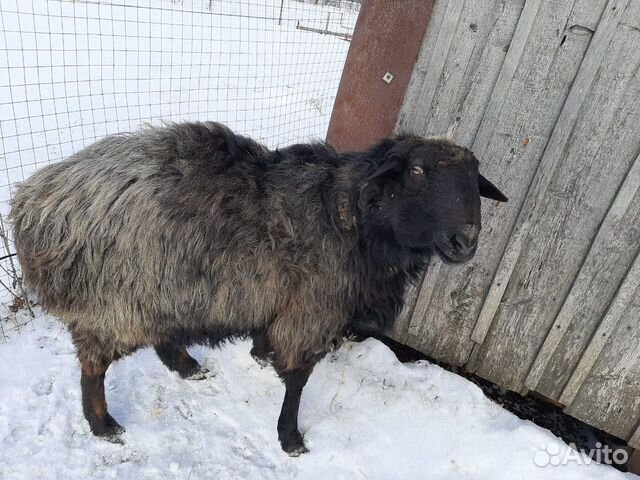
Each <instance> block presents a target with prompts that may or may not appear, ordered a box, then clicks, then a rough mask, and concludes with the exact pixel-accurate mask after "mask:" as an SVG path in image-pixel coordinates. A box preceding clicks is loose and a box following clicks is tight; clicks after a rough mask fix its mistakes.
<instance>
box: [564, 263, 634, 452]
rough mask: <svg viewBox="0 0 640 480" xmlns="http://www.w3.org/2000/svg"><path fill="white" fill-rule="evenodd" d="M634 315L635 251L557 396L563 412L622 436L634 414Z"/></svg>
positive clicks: (628, 431)
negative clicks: (594, 331)
mask: <svg viewBox="0 0 640 480" xmlns="http://www.w3.org/2000/svg"><path fill="white" fill-rule="evenodd" d="M638 318H640V256H639V257H637V258H636V261H635V262H634V264H633V266H632V268H631V270H630V271H629V273H628V274H627V277H626V278H625V280H624V282H623V283H622V285H621V287H620V290H619V292H618V294H617V295H616V298H615V299H614V301H613V303H612V304H611V308H610V309H609V311H608V312H607V314H606V316H605V318H604V320H603V322H602V324H601V325H600V327H599V328H598V330H597V331H596V334H595V335H594V336H593V338H592V340H591V343H590V344H589V347H588V348H587V350H586V351H585V354H584V356H583V357H582V359H581V361H580V364H579V365H578V367H577V368H576V370H575V372H574V374H573V375H572V377H571V380H570V381H569V384H568V385H567V388H566V389H565V391H564V392H563V394H562V397H561V399H562V401H563V403H564V402H566V403H567V404H569V406H568V407H567V408H566V411H567V412H568V413H569V414H571V415H573V416H574V417H576V418H579V419H581V420H584V421H587V422H588V423H589V424H591V425H594V426H596V427H599V428H602V429H604V430H606V431H608V432H610V433H612V434H614V435H617V436H619V437H621V438H624V439H629V438H631V437H632V436H633V435H634V433H635V431H636V428H637V426H638V421H639V419H640V395H638V392H640V329H638ZM634 441H635V444H636V445H637V444H638V443H637V437H636V438H634Z"/></svg>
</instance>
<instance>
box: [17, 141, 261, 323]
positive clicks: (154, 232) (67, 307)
mask: <svg viewBox="0 0 640 480" xmlns="http://www.w3.org/2000/svg"><path fill="white" fill-rule="evenodd" d="M182 133H184V132H182ZM179 136H180V134H177V136H176V134H175V133H174V132H171V131H169V130H167V129H155V130H150V131H147V132H143V133H142V134H139V135H126V136H115V137H108V138H106V139H104V140H102V141H100V142H97V143H96V144H94V145H92V146H90V147H88V148H87V149H85V150H83V151H81V152H78V153H77V154H75V155H73V156H72V157H70V158H69V159H67V160H65V161H63V162H60V163H57V164H54V165H52V166H49V167H45V168H43V169H41V170H40V171H38V172H36V173H35V174H34V175H33V176H32V177H30V178H29V179H28V180H27V181H25V182H24V183H23V184H22V185H20V186H19V188H18V189H17V191H16V192H15V196H14V200H13V202H12V223H13V225H14V236H15V243H16V249H17V252H18V257H19V259H20V262H21V265H22V268H23V275H24V280H25V283H26V285H27V286H28V287H29V288H31V289H33V290H34V291H35V292H36V293H37V295H38V299H39V302H40V303H41V304H42V305H43V307H44V308H46V309H47V310H49V311H51V312H53V313H55V314H57V315H59V316H60V317H61V318H63V319H68V320H69V321H74V322H76V321H79V320H82V318H94V319H95V321H96V322H100V324H101V325H102V326H105V327H109V328H110V326H111V324H115V323H118V324H121V323H122V322H129V323H131V324H132V325H134V324H135V325H141V326H143V327H144V328H142V329H143V330H150V329H151V330H152V329H154V328H155V329H157V328H162V327H163V324H162V318H163V317H167V318H168V317H174V318H175V317H184V318H185V319H186V320H185V321H187V322H188V321H193V322H196V319H193V317H194V316H196V317H197V316H198V311H199V312H200V313H201V314H202V315H203V316H205V315H207V314H210V312H205V310H207V309H211V308H215V306H214V307H212V306H211V305H210V304H209V302H208V301H207V300H206V299H205V297H208V296H210V295H211V294H212V293H214V292H212V288H215V287H214V285H213V284H212V281H211V280H212V276H213V277H215V276H218V277H220V278H222V277H225V276H229V272H223V271H218V272H212V269H216V268H218V269H219V270H220V268H219V267H220V265H222V262H221V260H222V259H225V260H229V257H230V256H232V250H234V249H235V250H242V248H243V245H244V246H245V247H247V248H251V247H256V245H255V244H256V239H257V237H258V232H259V230H260V229H259V226H258V225H257V223H258V221H259V219H260V213H259V209H260V205H259V198H258V195H257V193H258V192H257V185H256V179H255V176H254V175H252V173H251V172H249V171H247V168H245V169H243V175H237V174H235V175H228V174H225V173H224V172H223V171H220V172H218V173H217V174H216V173H215V172H216V169H217V167H216V165H215V163H216V162H218V163H219V162H224V161H225V159H224V158H223V157H224V150H222V149H221V153H220V155H217V156H216V152H215V151H212V145H211V140H212V138H201V139H200V140H201V141H200V143H201V144H200V145H199V144H198V143H197V142H195V143H194V142H193V141H192V144H191V145H180V141H182V140H185V137H183V138H182V139H180V138H178V137H179ZM187 140H188V138H187ZM214 140H215V138H214ZM215 146H216V145H214V146H213V147H215ZM198 147H200V152H202V151H205V152H206V153H207V155H208V158H209V164H208V165H206V167H208V170H207V168H203V162H204V161H205V160H204V158H193V157H188V155H189V149H192V150H193V149H198ZM181 148H182V149H181ZM181 157H182V158H181ZM218 170H220V169H219V168H218ZM207 172H208V173H207ZM240 192H241V198H242V200H243V201H242V202H238V201H237V198H238V194H239V193H240ZM246 206H250V208H243V207H246ZM247 227H250V228H247ZM234 246H235V247H237V248H234ZM235 260H236V261H235V262H232V264H233V263H236V264H237V263H238V262H240V263H242V262H241V259H235ZM214 283H215V282H214ZM198 297H199V298H198ZM194 310H195V312H194ZM110 319H111V320H110ZM190 319H191V320H190ZM82 321H85V322H88V321H89V320H82ZM145 325H146V326H145ZM113 327H114V328H112V329H113V330H115V326H113ZM121 327H122V325H118V329H120V328H121ZM166 328H170V326H168V325H167V326H166Z"/></svg>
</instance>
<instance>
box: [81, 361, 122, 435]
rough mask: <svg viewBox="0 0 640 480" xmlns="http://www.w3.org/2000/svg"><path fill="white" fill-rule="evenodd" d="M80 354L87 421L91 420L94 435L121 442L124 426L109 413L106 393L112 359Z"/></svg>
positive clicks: (90, 424) (83, 405) (83, 403)
mask: <svg viewBox="0 0 640 480" xmlns="http://www.w3.org/2000/svg"><path fill="white" fill-rule="evenodd" d="M78 356H79V358H80V366H81V369H82V373H81V377H80V386H81V388H82V409H83V411H84V416H85V418H86V419H87V422H89V427H90V428H91V431H92V432H93V434H94V435H97V436H99V437H105V438H106V439H107V440H109V441H112V442H115V443H121V440H120V439H119V438H118V436H119V435H120V434H121V433H123V432H124V428H122V426H120V425H119V424H118V422H116V421H115V420H114V419H113V417H112V416H111V415H110V414H109V412H108V410H107V401H106V399H105V395H104V377H105V373H106V371H107V368H109V365H110V364H111V359H109V360H107V359H101V360H99V361H94V360H89V358H87V357H86V356H84V355H82V354H79V355H78Z"/></svg>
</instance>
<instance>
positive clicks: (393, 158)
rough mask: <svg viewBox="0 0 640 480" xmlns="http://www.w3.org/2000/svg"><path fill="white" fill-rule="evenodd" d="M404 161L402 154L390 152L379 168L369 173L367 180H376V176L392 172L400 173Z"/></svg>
mask: <svg viewBox="0 0 640 480" xmlns="http://www.w3.org/2000/svg"><path fill="white" fill-rule="evenodd" d="M403 165H404V162H403V161H402V158H401V157H400V155H397V154H390V155H388V156H387V158H385V160H384V163H383V164H382V165H380V166H379V167H378V169H377V170H376V171H375V172H373V173H372V174H371V175H369V176H368V177H367V178H366V179H365V182H370V181H371V180H375V179H376V178H380V177H384V176H386V175H389V174H391V173H398V172H401V171H402V166H403Z"/></svg>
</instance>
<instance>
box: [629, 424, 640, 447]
mask: <svg viewBox="0 0 640 480" xmlns="http://www.w3.org/2000/svg"><path fill="white" fill-rule="evenodd" d="M627 443H628V444H629V446H630V447H633V448H635V449H636V450H638V449H640V425H638V428H636V431H635V432H634V433H633V435H631V438H630V439H629V440H628V441H627Z"/></svg>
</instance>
